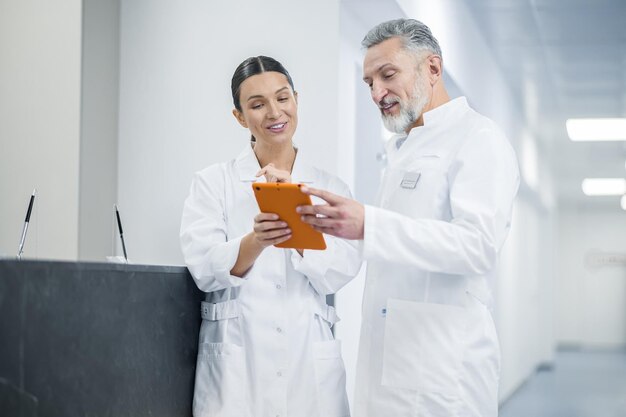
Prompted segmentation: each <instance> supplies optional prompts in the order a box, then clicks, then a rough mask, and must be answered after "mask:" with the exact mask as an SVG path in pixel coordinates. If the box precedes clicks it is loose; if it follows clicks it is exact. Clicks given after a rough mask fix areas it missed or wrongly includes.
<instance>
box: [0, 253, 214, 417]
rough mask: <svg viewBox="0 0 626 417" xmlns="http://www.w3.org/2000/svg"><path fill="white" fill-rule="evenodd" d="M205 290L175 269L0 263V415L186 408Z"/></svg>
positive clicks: (182, 411)
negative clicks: (198, 287)
mask: <svg viewBox="0 0 626 417" xmlns="http://www.w3.org/2000/svg"><path fill="white" fill-rule="evenodd" d="M202 298H203V293H202V292H201V291H199V290H198V289H197V287H196V286H195V284H194V282H193V280H192V278H191V276H190V275H189V273H188V272H187V270H186V269H185V268H182V267H159V266H142V265H119V264H96V263H70V262H37V261H22V262H17V261H6V260H3V261H0V415H1V416H10V417H13V416H15V417H19V416H28V417H30V416H39V417H56V416H59V417H74V416H76V417H86V416H115V417H123V416H129V417H141V416H170V417H177V416H185V417H188V416H190V415H191V401H192V395H193V379H194V372H195V361H196V355H197V343H198V331H199V327H200V321H201V319H200V314H199V303H200V301H201V300H202Z"/></svg>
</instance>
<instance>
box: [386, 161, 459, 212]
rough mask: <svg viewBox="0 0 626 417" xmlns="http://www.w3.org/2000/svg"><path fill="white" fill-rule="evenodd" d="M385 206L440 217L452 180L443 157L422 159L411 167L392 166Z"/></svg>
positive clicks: (395, 209) (398, 210) (399, 210)
mask: <svg viewBox="0 0 626 417" xmlns="http://www.w3.org/2000/svg"><path fill="white" fill-rule="evenodd" d="M388 171H389V174H388V175H389V176H390V178H389V181H388V182H387V184H386V185H387V189H388V190H390V191H389V194H388V196H387V197H386V199H385V200H386V201H383V202H382V205H383V207H384V206H385V205H388V206H389V208H391V209H393V210H394V211H397V212H399V213H402V214H404V215H407V216H411V217H428V218H439V217H440V215H439V214H438V212H439V211H440V209H441V205H442V203H443V202H444V201H445V200H446V199H447V194H448V183H447V178H446V173H445V170H444V168H443V166H442V162H441V161H440V159H439V158H427V159H425V160H424V159H418V160H417V161H416V162H415V163H413V164H411V165H410V166H407V167H402V168H392V169H389V170H388Z"/></svg>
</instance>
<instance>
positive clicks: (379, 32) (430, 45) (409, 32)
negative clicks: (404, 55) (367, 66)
mask: <svg viewBox="0 0 626 417" xmlns="http://www.w3.org/2000/svg"><path fill="white" fill-rule="evenodd" d="M395 37H398V38H401V39H402V40H404V47H405V48H406V49H407V50H409V51H413V52H415V53H421V52H424V51H430V52H432V53H434V54H437V55H439V56H442V55H441V48H440V47H439V42H437V39H435V37H434V36H433V34H432V32H431V31H430V29H429V28H428V26H426V25H425V24H423V23H422V22H420V21H418V20H415V19H396V20H389V21H387V22H383V23H381V24H379V25H377V26H375V27H374V28H372V29H371V30H370V31H369V32H367V35H365V37H364V38H363V40H362V41H361V45H362V46H363V47H364V48H371V47H372V46H375V45H378V44H379V43H381V42H383V41H386V40H387V39H391V38H395Z"/></svg>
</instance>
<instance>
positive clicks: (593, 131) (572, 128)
mask: <svg viewBox="0 0 626 417" xmlns="http://www.w3.org/2000/svg"><path fill="white" fill-rule="evenodd" d="M565 127H566V128H567V134H568V135H569V138H570V139H571V140H573V141H575V142H578V141H605V140H626V119H567V122H565Z"/></svg>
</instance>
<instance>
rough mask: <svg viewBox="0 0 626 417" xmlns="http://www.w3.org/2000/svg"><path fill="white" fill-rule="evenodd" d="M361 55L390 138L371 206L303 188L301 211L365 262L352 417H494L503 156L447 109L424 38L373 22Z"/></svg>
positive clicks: (477, 120) (501, 144)
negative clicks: (356, 247)
mask: <svg viewBox="0 0 626 417" xmlns="http://www.w3.org/2000/svg"><path fill="white" fill-rule="evenodd" d="M362 44H363V46H364V47H365V48H367V51H366V55H365V60H364V63H363V75H364V76H363V80H364V81H365V82H366V83H367V85H368V86H369V87H370V90H371V94H372V99H373V100H374V103H375V104H376V105H377V106H378V107H379V109H380V112H381V115H382V119H383V122H384V124H385V126H386V127H387V128H388V129H390V130H392V131H395V132H396V133H399V135H398V136H397V137H394V138H392V139H391V140H390V141H389V143H388V144H387V157H388V158H387V160H388V166H387V169H386V171H385V174H384V176H383V179H382V183H381V189H380V192H379V201H378V205H379V207H373V206H363V205H361V204H360V203H358V202H356V201H354V200H349V199H346V198H342V197H339V196H336V195H333V194H331V193H328V192H326V191H323V190H316V189H313V188H308V189H307V188H306V187H305V188H304V189H303V190H304V191H305V192H307V193H309V194H311V195H316V196H318V197H321V198H322V199H324V200H325V201H326V202H327V204H326V205H318V206H304V207H301V208H299V212H300V213H301V214H302V215H303V220H304V221H306V222H307V223H309V224H311V225H313V226H314V227H315V228H316V229H317V230H319V231H321V232H324V233H327V234H330V235H333V236H338V237H342V238H345V239H356V240H360V242H359V244H360V248H361V252H362V256H363V258H364V259H365V260H366V261H368V270H367V278H366V285H365V294H364V298H363V324H362V328H361V341H360V348H359V359H358V365H357V382H356V386H357V388H356V398H355V404H356V405H355V410H354V415H355V416H358V417H391V416H393V417H404V416H412V417H415V416H420V417H422V416H464V417H465V416H476V417H478V416H481V417H491V416H496V415H497V413H498V404H497V392H498V379H499V369H500V354H499V347H498V339H497V335H496V332H495V327H494V323H493V319H492V317H491V314H490V308H491V306H492V296H491V291H490V285H489V284H490V282H491V281H492V280H493V279H494V278H495V273H496V262H497V258H498V253H499V251H500V249H501V248H502V245H503V244H504V241H505V239H506V236H507V234H508V231H509V227H510V219H511V210H512V205H513V200H514V197H515V195H516V193H517V189H518V186H519V171H518V166H517V161H516V157H515V153H514V151H513V149H512V148H511V146H510V144H509V142H508V141H507V139H506V138H505V137H504V135H503V133H502V132H501V131H500V130H499V129H498V128H497V126H495V124H494V123H493V122H492V121H491V120H489V119H487V118H485V117H483V116H481V115H479V114H478V113H476V112H475V111H474V110H472V109H471V108H470V107H469V106H468V104H467V101H466V99H465V98H463V97H461V98H457V99H454V100H450V98H449V97H448V93H447V92H446V88H445V86H444V83H443V78H442V75H443V69H442V58H441V50H440V48H439V44H438V42H437V40H436V39H435V38H434V37H433V35H432V34H431V32H430V29H429V28H428V27H427V26H425V25H424V24H422V23H421V22H418V21H415V20H411V19H399V20H393V21H389V22H385V23H382V24H380V25H378V26H376V27H375V28H373V29H372V30H371V31H370V32H369V33H368V34H367V35H366V36H365V38H364V40H363V42H362ZM320 215H321V216H320Z"/></svg>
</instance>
